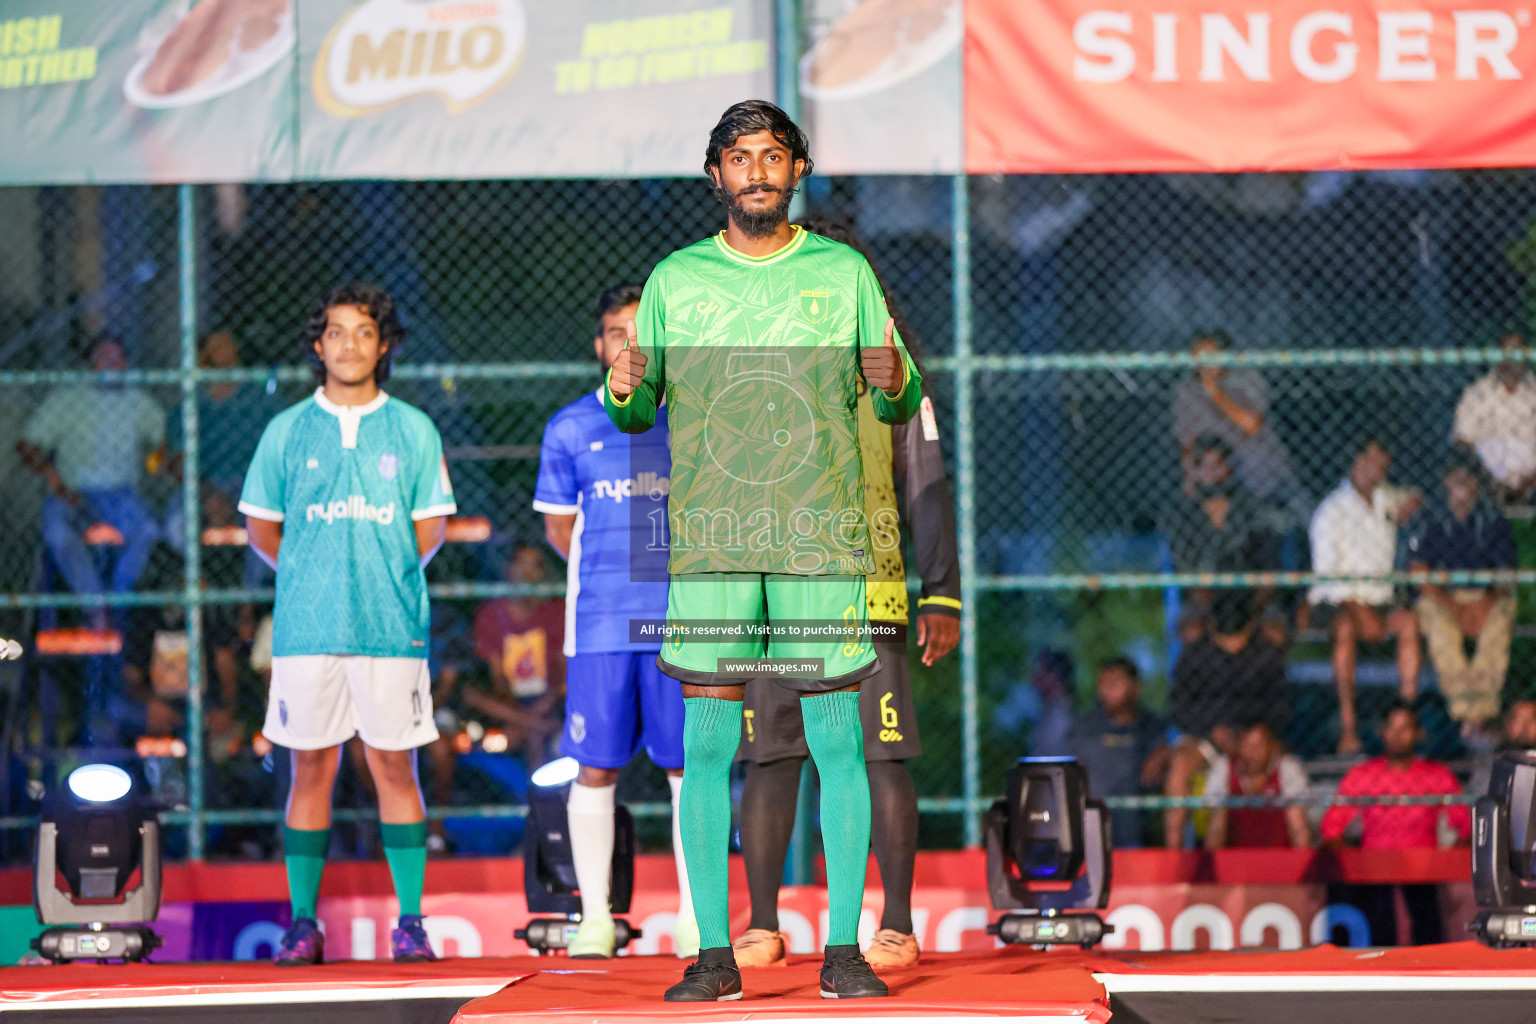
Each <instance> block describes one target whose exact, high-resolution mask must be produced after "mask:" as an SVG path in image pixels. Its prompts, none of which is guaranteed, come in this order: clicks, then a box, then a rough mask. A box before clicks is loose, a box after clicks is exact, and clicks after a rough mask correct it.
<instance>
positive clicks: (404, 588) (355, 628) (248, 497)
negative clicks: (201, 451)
mask: <svg viewBox="0 0 1536 1024" xmlns="http://www.w3.org/2000/svg"><path fill="white" fill-rule="evenodd" d="M240 511H241V512H244V513H245V514H246V515H248V516H254V517H255V518H257V519H266V520H269V521H272V522H277V523H282V524H283V543H282V546H281V547H280V548H278V554H277V606H276V608H275V609H274V611H273V623H272V627H273V628H272V654H273V655H274V656H275V657H287V656H290V655H299V654H366V655H372V656H373V657H377V658H425V657H426V656H427V627H428V625H429V614H428V607H427V581H426V578H425V576H424V575H423V573H422V569H421V556H420V554H419V553H418V551H417V548H416V528H415V525H414V524H415V522H416V521H417V520H420V519H432V518H435V517H437V516H448V515H452V514H453V513H454V512H455V511H456V506H455V505H454V500H453V486H452V484H450V483H449V481H448V464H447V462H445V461H444V460H443V441H442V438H441V437H440V436H439V435H438V432H437V428H436V427H434V426H433V425H432V421H431V420H430V419H428V418H427V414H426V413H424V412H422V411H421V410H420V409H417V408H414V407H412V406H409V405H406V404H405V403H404V402H402V401H400V400H399V399H398V398H390V397H389V396H387V395H385V394H384V393H382V392H380V394H379V397H378V398H377V399H375V400H374V401H372V402H370V403H368V404H367V405H364V406H355V407H354V406H337V405H334V404H332V403H331V402H329V401H327V400H326V397H325V391H324V390H323V389H319V390H316V391H315V394H314V396H313V397H311V398H306V399H305V400H304V401H302V402H300V403H299V404H298V405H295V406H292V407H290V408H288V409H285V410H284V411H282V412H280V413H278V414H277V416H275V417H274V418H273V420H272V422H271V423H268V424H267V429H266V430H265V431H264V432H263V433H262V435H261V443H260V444H258V445H257V446H256V456H255V458H253V459H252V460H251V468H250V471H249V472H248V473H247V474H246V478H245V489H244V490H243V491H242V492H241V495H240Z"/></svg>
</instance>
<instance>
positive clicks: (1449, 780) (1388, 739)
mask: <svg viewBox="0 0 1536 1024" xmlns="http://www.w3.org/2000/svg"><path fill="white" fill-rule="evenodd" d="M1422 738H1423V734H1422V733H1421V732H1420V731H1419V719H1418V715H1416V714H1415V713H1414V710H1413V708H1412V707H1410V706H1408V705H1407V704H1399V705H1397V706H1395V707H1393V708H1391V709H1390V710H1389V711H1388V712H1387V714H1386V716H1385V717H1384V718H1383V719H1382V722H1381V741H1382V744H1383V745H1384V746H1385V747H1386V753H1385V754H1384V755H1383V756H1381V757H1373V758H1371V759H1370V760H1369V761H1365V762H1364V763H1362V764H1358V765H1356V766H1355V767H1353V768H1351V769H1350V770H1349V773H1348V774H1347V775H1345V776H1344V779H1343V781H1341V782H1340V783H1339V789H1338V795H1339V796H1350V797H1357V796H1361V797H1372V796H1379V797H1391V796H1456V795H1459V794H1460V793H1461V783H1459V782H1457V781H1456V776H1455V775H1454V774H1452V773H1451V770H1450V769H1449V768H1447V767H1446V766H1445V765H1443V764H1441V763H1440V762H1438V761H1431V760H1429V759H1428V758H1423V757H1416V756H1414V752H1413V751H1414V747H1416V746H1418V743H1419V741H1420V739H1422ZM1357 815H1358V816H1359V817H1360V819H1361V824H1362V828H1361V833H1360V845H1361V847H1362V848H1364V849H1367V850H1418V849H1429V850H1433V849H1436V848H1437V847H1438V846H1439V845H1440V841H1439V827H1440V819H1441V818H1442V817H1445V818H1446V819H1448V821H1449V823H1450V826H1451V828H1452V829H1454V830H1455V832H1456V834H1457V835H1458V836H1460V837H1461V838H1462V839H1463V840H1465V839H1466V838H1467V837H1468V836H1470V835H1471V833H1472V818H1471V815H1470V814H1468V813H1467V808H1465V807H1462V806H1450V807H1431V806H1389V805H1374V806H1370V807H1356V806H1348V805H1336V806H1333V807H1330V808H1328V813H1326V814H1324V815H1323V823H1322V835H1323V842H1324V843H1325V844H1328V845H1331V846H1335V847H1336V846H1340V845H1342V844H1343V841H1344V832H1345V830H1346V829H1347V828H1348V827H1349V824H1350V823H1351V822H1352V821H1354V820H1355V817H1356V816H1357ZM1359 888H1360V890H1361V891H1360V892H1359V893H1358V894H1356V898H1355V900H1354V902H1355V903H1356V905H1358V906H1360V908H1361V910H1363V911H1364V912H1365V916H1366V919H1367V920H1368V921H1369V922H1370V924H1371V936H1372V939H1373V941H1374V942H1375V943H1376V944H1377V945H1382V944H1383V943H1382V942H1381V941H1380V940H1381V939H1383V938H1385V937H1386V936H1388V935H1393V936H1396V934H1397V928H1396V926H1395V925H1396V918H1397V915H1396V911H1395V908H1394V904H1395V900H1394V897H1393V889H1394V888H1401V889H1402V891H1403V900H1404V902H1405V903H1406V904H1407V906H1408V917H1409V920H1410V921H1411V923H1412V943H1413V944H1414V945H1416V946H1417V945H1423V944H1427V943H1434V942H1444V941H1445V923H1444V920H1443V919H1442V917H1441V914H1440V897H1439V893H1438V891H1437V889H1436V887H1435V886H1433V885H1403V886H1400V887H1394V886H1376V885H1373V886H1361V887H1359ZM1399 938H1400V937H1399Z"/></svg>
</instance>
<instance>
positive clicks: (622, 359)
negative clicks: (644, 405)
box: [608, 320, 645, 398]
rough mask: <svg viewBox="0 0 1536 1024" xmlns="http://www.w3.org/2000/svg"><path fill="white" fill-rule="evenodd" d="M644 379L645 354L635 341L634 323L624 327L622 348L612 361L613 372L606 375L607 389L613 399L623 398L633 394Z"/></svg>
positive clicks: (631, 322)
mask: <svg viewBox="0 0 1536 1024" xmlns="http://www.w3.org/2000/svg"><path fill="white" fill-rule="evenodd" d="M644 379H645V353H644V352H641V351H640V345H639V344H638V343H637V342H636V341H635V322H634V321H633V320H631V321H630V322H629V323H627V324H625V325H624V347H623V348H622V349H620V350H619V357H618V358H617V359H615V360H614V361H613V372H612V373H610V374H609V375H608V388H609V390H611V391H612V392H613V397H615V398H625V397H627V396H629V395H632V394H634V393H635V389H636V388H638V387H639V386H640V382H641V381H642V380H644Z"/></svg>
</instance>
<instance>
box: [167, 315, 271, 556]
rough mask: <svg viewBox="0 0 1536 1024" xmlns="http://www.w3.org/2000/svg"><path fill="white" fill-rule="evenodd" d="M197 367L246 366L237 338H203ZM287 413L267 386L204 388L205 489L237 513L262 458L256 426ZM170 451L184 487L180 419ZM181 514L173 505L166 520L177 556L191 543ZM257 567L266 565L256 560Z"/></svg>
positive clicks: (200, 413) (200, 416)
mask: <svg viewBox="0 0 1536 1024" xmlns="http://www.w3.org/2000/svg"><path fill="white" fill-rule="evenodd" d="M197 365H198V366H199V367H201V368H202V369H205V370H234V369H238V368H239V367H240V366H241V365H242V364H241V359H240V346H239V345H238V344H236V342H235V336H234V335H233V334H231V333H230V332H229V331H224V330H220V331H214V332H213V333H211V334H209V335H208V336H207V337H205V338H203V340H202V342H201V343H200V344H199V345H198V349H197ZM281 409H282V402H281V401H280V400H279V399H277V398H276V397H275V396H272V395H269V394H267V389H266V386H265V385H263V384H257V383H240V382H237V381H218V382H215V383H212V384H203V385H201V386H199V388H198V393H197V435H198V470H199V474H200V475H201V477H202V480H203V484H204V486H205V488H208V489H211V490H214V491H217V492H218V493H219V494H221V495H224V496H225V497H227V498H228V499H229V505H230V507H231V508H233V507H234V506H235V505H236V504H237V503H238V502H239V500H240V489H241V487H242V486H244V484H245V471H246V469H247V468H248V467H249V466H250V464H251V459H252V458H253V457H254V456H255V454H256V443H257V442H258V441H259V440H261V431H259V430H253V429H252V424H254V423H265V422H266V421H267V420H269V419H271V418H272V416H273V415H274V414H276V413H277V412H280V411H281ZM170 450H171V452H172V455H171V457H170V459H169V460H167V469H168V471H169V472H170V473H171V475H172V476H173V477H174V478H175V479H176V480H178V481H179V480H180V479H181V474H182V462H183V460H184V458H185V455H186V436H185V433H184V427H183V424H182V420H181V417H180V416H173V417H171V421H170ZM205 504H206V500H205ZM181 512H182V508H181V503H180V502H172V503H171V507H170V509H169V510H168V515H167V517H166V540H167V541H169V542H170V543H171V545H172V546H174V547H175V548H176V549H177V550H181V548H182V546H183V542H184V540H185V537H184V536H183V532H182V525H181ZM252 561H253V562H254V563H255V564H257V565H259V564H260V560H259V559H256V558H254V557H253V558H252ZM268 576H269V577H270V574H268ZM246 582H247V584H248V585H255V584H256V582H257V581H256V580H254V579H248V580H246Z"/></svg>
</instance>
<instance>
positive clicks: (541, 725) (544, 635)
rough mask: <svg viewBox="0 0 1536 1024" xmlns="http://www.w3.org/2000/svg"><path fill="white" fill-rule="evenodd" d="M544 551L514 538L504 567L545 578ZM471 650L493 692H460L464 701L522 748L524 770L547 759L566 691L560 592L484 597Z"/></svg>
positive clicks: (511, 573)
mask: <svg viewBox="0 0 1536 1024" xmlns="http://www.w3.org/2000/svg"><path fill="white" fill-rule="evenodd" d="M548 576H549V566H548V563H547V562H546V560H545V558H544V552H543V551H541V550H539V549H538V548H536V547H534V546H532V545H531V544H519V545H518V546H517V547H516V548H515V549H514V550H513V552H512V558H511V561H510V562H509V563H508V566H507V580H508V581H509V582H511V583H524V584H537V583H544V582H547V580H548ZM474 635H475V653H476V654H478V655H479V656H480V658H481V659H482V660H483V661H484V662H485V665H486V667H487V668H488V669H489V671H490V679H491V692H490V693H485V692H483V691H481V690H479V689H476V688H474V687H469V688H466V690H465V691H464V702H465V704H467V705H468V707H469V708H470V709H471V710H473V711H475V712H478V713H480V714H481V715H484V716H487V717H488V718H490V719H492V720H494V721H495V723H496V724H497V726H498V727H499V728H501V729H502V730H504V731H505V732H506V733H507V739H508V749H509V750H517V749H522V750H523V755H524V759H525V760H526V761H527V764H528V766H529V767H530V768H537V767H538V766H539V765H541V764H543V763H544V762H545V761H546V760H548V758H549V753H550V751H549V746H550V743H551V741H552V740H553V739H554V738H555V737H558V736H559V735H560V729H561V726H562V720H561V712H560V699H561V696H562V695H563V694H564V692H565V653H564V645H565V602H564V601H563V600H561V599H560V598H558V597H507V598H498V599H497V600H494V601H487V602H486V603H485V604H483V605H481V606H480V610H479V611H478V612H477V613H476V614H475V628H474Z"/></svg>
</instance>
